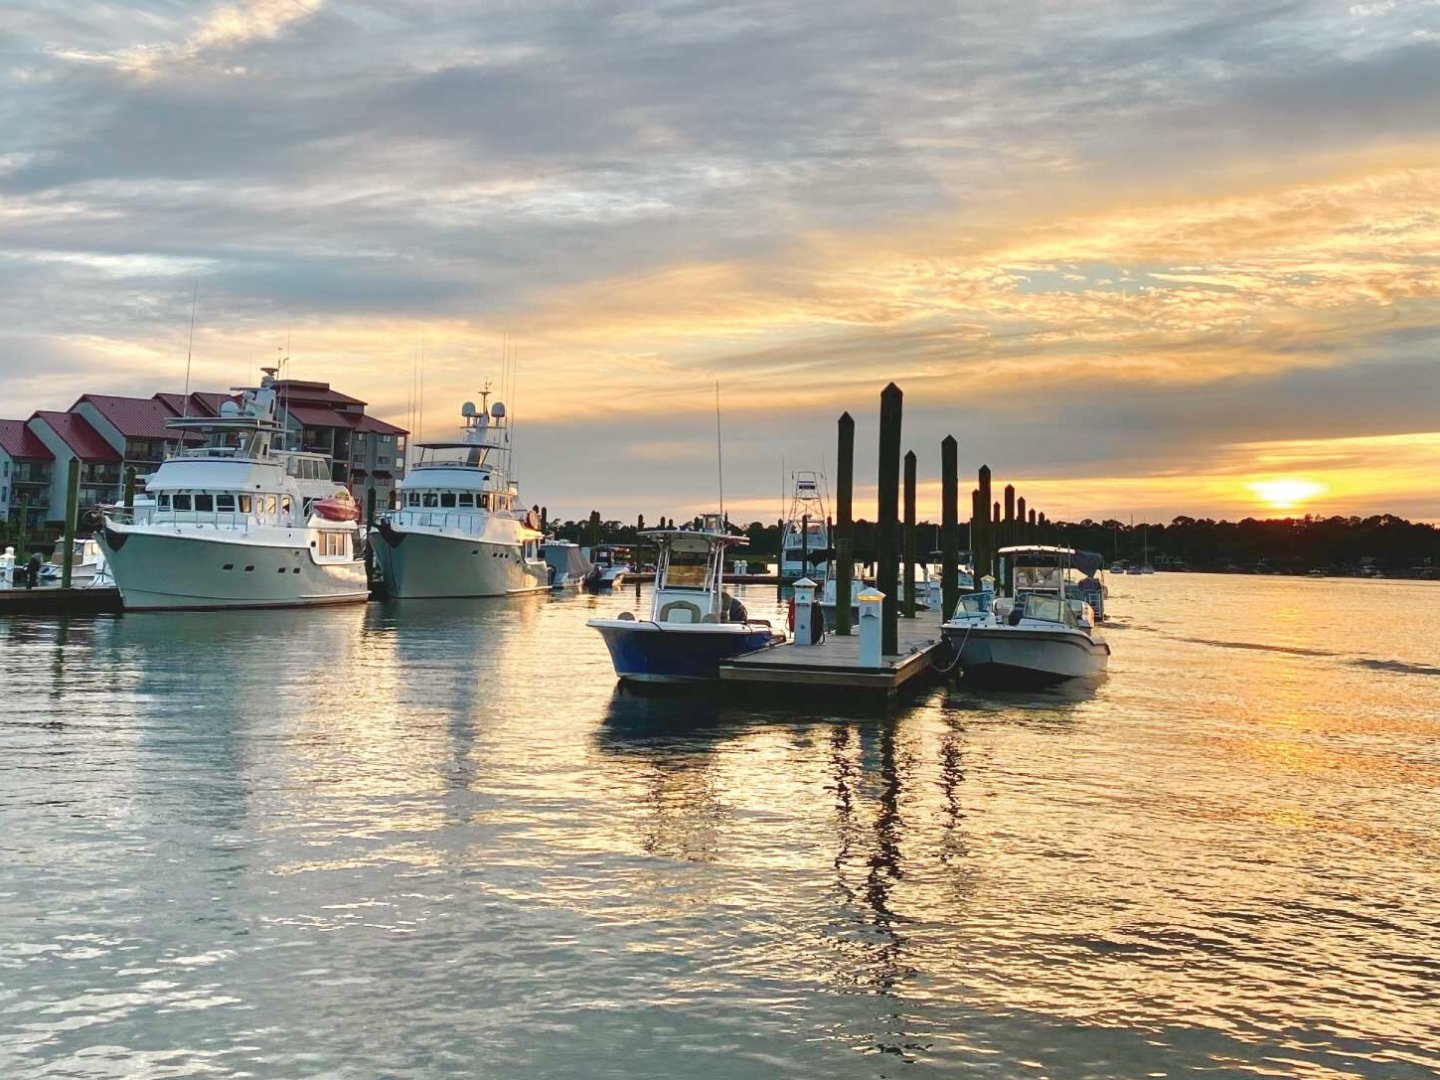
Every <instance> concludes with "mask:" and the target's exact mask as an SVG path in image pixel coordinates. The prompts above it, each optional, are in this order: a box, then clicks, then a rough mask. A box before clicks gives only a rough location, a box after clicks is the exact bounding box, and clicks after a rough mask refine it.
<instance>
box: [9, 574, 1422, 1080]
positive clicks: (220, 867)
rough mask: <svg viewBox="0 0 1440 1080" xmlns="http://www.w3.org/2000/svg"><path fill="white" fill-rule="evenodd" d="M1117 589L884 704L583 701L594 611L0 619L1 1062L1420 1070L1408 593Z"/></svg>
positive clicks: (844, 1071) (1418, 874)
mask: <svg viewBox="0 0 1440 1080" xmlns="http://www.w3.org/2000/svg"><path fill="white" fill-rule="evenodd" d="M1113 586H1114V591H1113V593H1112V600H1111V608H1112V610H1114V611H1115V612H1116V614H1117V618H1116V620H1115V623H1114V625H1113V628H1112V630H1111V631H1110V638H1111V641H1112V644H1113V646H1114V649H1115V655H1114V660H1113V662H1112V667H1111V673H1110V675H1109V677H1108V678H1105V679H1103V680H1100V681H1098V682H1096V683H1094V684H1071V685H1068V686H1065V687H1061V688H1059V689H1056V690H1052V691H1046V692H1043V693H1034V694H1025V693H1019V692H1013V691H1012V692H994V693H990V692H986V693H982V692H979V691H975V690H972V689H970V688H967V687H966V686H965V685H964V684H963V683H961V684H958V685H954V686H948V687H937V688H935V689H933V690H930V691H927V692H926V693H925V694H924V695H923V696H922V697H921V698H919V699H918V700H916V701H913V702H911V703H908V704H905V705H902V706H900V707H897V708H895V709H893V710H891V711H889V712H876V711H875V710H873V709H870V708H868V707H865V706H863V705H861V704H858V703H852V704H850V705H848V706H846V707H843V708H837V707H835V706H833V705H829V704H823V703H816V704H815V706H814V707H813V708H812V709H796V708H794V707H788V708H785V709H779V708H774V707H769V706H757V705H755V704H753V703H747V702H744V701H734V700H728V699H727V700H719V699H715V698H713V697H709V696H701V697H698V698H697V697H694V696H689V697H686V696H641V695H635V694H632V693H630V692H627V691H625V690H622V689H619V688H617V687H616V685H615V682H614V679H613V676H612V674H611V671H610V667H609V662H608V657H607V656H606V654H605V650H604V648H603V646H602V645H601V644H600V642H599V640H598V638H596V637H595V636H594V635H593V633H592V632H591V631H589V630H587V629H586V628H585V626H584V621H585V619H586V618H588V617H590V616H592V615H594V614H597V613H599V614H604V613H610V612H612V611H614V610H618V608H619V607H621V606H628V604H629V603H630V601H631V600H632V599H633V597H631V596H629V595H623V596H610V597H599V598H595V597H588V596H567V597H562V598H555V599H551V598H548V597H538V598H528V599H525V600H516V601H496V602H467V603H461V602H443V601H437V602H416V603H414V604H391V605H370V606H368V607H366V608H351V609H347V610H335V611H324V612H270V613H252V614H245V615H224V616H212V615H201V614H189V615H174V616H167V615H150V616H130V617H126V618H123V619H119V620H95V621H72V622H70V623H68V624H62V623H57V622H55V621H53V620H50V621H46V620H12V621H10V622H8V623H4V624H0V641H3V645H4V648H5V652H6V654H7V655H8V656H9V657H10V658H11V659H12V661H13V663H12V664H11V666H10V668H9V675H8V679H7V688H8V689H9V693H7V694H6V695H5V696H4V698H3V700H0V751H3V755H4V756H3V760H4V761H6V762H7V765H6V766H4V769H5V772H4V783H3V788H0V793H3V801H0V835H4V836H6V837H9V838H10V839H9V840H8V841H6V844H5V846H6V855H7V863H8V864H9V865H10V871H9V873H8V875H7V877H8V884H7V886H6V888H5V889H4V890H3V892H0V941H4V942H5V943H6V944H5V945H3V946H0V964H3V966H4V969H5V972H6V976H5V984H6V986H7V988H8V989H9V990H10V991H11V997H10V1000H11V1002H12V1005H13V1008H12V1011H11V1013H10V1014H9V1016H8V1018H7V1020H6V1021H5V1025H4V1027H3V1028H0V1032H3V1033H4V1034H3V1035H0V1060H3V1061H4V1063H5V1065H6V1069H5V1073H6V1075H7V1076H16V1077H32V1076H34V1077H38V1076H41V1075H47V1074H50V1073H53V1072H54V1071H55V1070H56V1069H63V1068H69V1067H71V1066H73V1065H75V1064H76V1063H77V1062H79V1061H82V1060H83V1059H84V1056H85V1054H86V1053H87V1051H86V1048H87V1047H89V1046H93V1045H96V1044H104V1045H106V1046H108V1047H114V1048H120V1049H117V1050H114V1051H113V1052H111V1053H112V1055H113V1057H114V1059H115V1060H119V1061H130V1062H132V1063H133V1062H142V1063H145V1062H149V1063H155V1062H161V1063H168V1065H167V1067H169V1066H174V1067H176V1068H178V1069H180V1071H182V1072H183V1071H186V1070H190V1071H196V1070H199V1069H201V1068H202V1067H203V1068H204V1069H207V1070H209V1071H210V1072H211V1073H212V1074H214V1075H222V1076H231V1075H240V1074H241V1073H244V1072H247V1071H248V1072H251V1073H255V1072H258V1073H261V1074H267V1075H321V1074H326V1073H327V1071H328V1073H330V1074H335V1075H339V1074H341V1073H344V1071H345V1070H346V1069H352V1070H358V1071H359V1072H362V1073H366V1074H374V1073H386V1072H396V1073H400V1072H407V1070H408V1074H409V1075H417V1076H423V1075H445V1074H449V1073H452V1072H455V1071H457V1070H459V1071H463V1068H464V1063H466V1062H473V1061H475V1060H478V1057H477V1056H478V1055H483V1057H484V1060H485V1062H486V1065H487V1074H494V1075H511V1074H514V1075H520V1074H525V1075H536V1074H555V1073H561V1072H569V1073H572V1074H580V1073H583V1074H585V1075H617V1076H619V1075H626V1076H635V1075H656V1076H659V1075H667V1076H675V1075H691V1074H694V1075H727V1076H728V1075H737V1076H740V1075H755V1076H761V1075H775V1074H776V1073H783V1072H787V1071H788V1072H795V1073H797V1074H805V1075H812V1074H814V1073H817V1072H822V1071H823V1072H828V1073H832V1074H835V1075H841V1076H850V1075H855V1076H869V1075H881V1074H885V1071H886V1069H887V1068H889V1067H891V1066H890V1065H888V1064H887V1063H891V1064H893V1065H896V1066H898V1065H900V1063H901V1061H902V1060H903V1061H905V1062H909V1063H910V1065H908V1066H906V1068H907V1069H908V1070H909V1071H911V1072H915V1071H917V1070H918V1071H919V1072H921V1073H929V1072H932V1071H933V1072H935V1073H937V1074H938V1073H940V1072H946V1073H949V1072H951V1071H953V1070H955V1069H957V1068H960V1067H967V1066H981V1065H985V1066H989V1067H991V1068H999V1069H1000V1070H1001V1072H1002V1073H1003V1074H1005V1075H1011V1074H1018V1073H1021V1072H1036V1073H1038V1074H1048V1075H1054V1076H1125V1077H1128V1076H1135V1075H1141V1074H1143V1073H1146V1072H1159V1073H1164V1072H1166V1071H1167V1070H1168V1071H1170V1072H1171V1073H1174V1072H1177V1071H1187V1070H1192V1069H1201V1068H1204V1069H1209V1070H1212V1071H1215V1072H1218V1073H1220V1074H1222V1075H1232V1074H1233V1075H1242V1074H1243V1075H1253V1074H1255V1073H1257V1072H1258V1073H1262V1074H1263V1073H1265V1072H1266V1071H1267V1070H1268V1071H1269V1072H1273V1073H1284V1074H1286V1075H1296V1076H1313V1077H1321V1076H1335V1075H1366V1076H1376V1077H1406V1076H1427V1075H1431V1073H1432V1072H1433V1071H1434V1070H1436V1069H1437V1068H1440V1057H1437V1056H1436V1053H1435V1050H1434V1047H1435V1046H1436V1045H1437V1044H1440V1026H1437V1021H1436V1019H1435V1017H1434V1015H1433V1009H1432V1007H1431V1006H1432V1004H1433V1003H1432V1002H1431V999H1430V990H1429V986H1430V984H1431V982H1432V980H1433V978H1434V977H1435V976H1436V975H1437V974H1440V947H1437V946H1436V944H1435V935H1434V927H1435V926H1436V924H1437V920H1440V908H1437V906H1436V901H1435V900H1434V899H1433V897H1434V896H1435V895H1437V893H1440V889H1437V886H1440V880H1437V879H1440V872H1437V870H1436V869H1435V868H1436V866H1437V865H1440V862H1437V856H1440V850H1437V847H1440V845H1437V843H1436V841H1435V840H1434V833H1433V829H1432V828H1431V823H1432V820H1433V818H1432V814H1433V809H1432V807H1433V793H1434V791H1435V789H1436V781H1437V779H1440V749H1437V747H1440V740H1437V739H1436V738H1435V736H1436V734H1437V727H1440V720H1437V718H1436V713H1435V709H1434V706H1433V702H1434V699H1435V693H1436V689H1437V687H1440V681H1437V677H1436V674H1427V673H1426V672H1427V670H1432V669H1433V668H1434V667H1435V665H1436V657H1435V656H1434V655H1433V649H1434V647H1433V645H1431V644H1427V643H1433V642H1434V641H1437V640H1440V587H1437V586H1435V585H1428V584H1413V585H1412V584H1405V583H1395V582H1334V581H1327V582H1311V581H1304V580H1301V581H1294V580H1278V579H1257V578H1223V577H1201V576H1188V575H1186V576H1168V575H1157V576H1155V577H1147V578H1142V579H1137V580H1135V581H1133V582H1132V581H1129V580H1124V579H1122V580H1120V581H1117V582H1114V583H1113ZM745 599H746V602H747V604H749V606H750V607H751V610H752V611H754V612H756V613H757V614H760V615H763V614H765V611H766V609H767V608H772V609H773V610H774V611H777V612H778V610H779V608H778V604H777V602H776V600H775V597H774V594H773V592H766V591H764V590H759V589H754V590H750V591H749V593H748V594H747V595H746V597H745ZM1401 607H1403V608H1405V609H1406V610H1409V611H1412V612H1415V613H1416V616H1415V619H1416V620H1418V622H1416V621H1415V620H1412V621H1410V622H1409V623H1408V624H1407V625H1406V626H1405V627H1404V628H1401V627H1399V626H1397V625H1396V623H1395V621H1394V620H1391V619H1389V618H1387V613H1388V612H1393V611H1395V610H1397V609H1398V608H1401ZM1429 612H1436V614H1434V615H1432V614H1429ZM1342 627H1349V628H1351V629H1350V630H1348V631H1347V632H1346V633H1344V634H1343V636H1342V635H1341V634H1340V633H1339V628H1342ZM1358 629H1363V633H1361V632H1358ZM1377 665H1379V666H1377ZM77 946H80V947H81V948H80V951H77ZM96 993H102V994H104V995H106V998H105V1000H106V1001H107V1002H108V1004H106V1005H104V1006H103V1007H102V1006H98V1005H97V1004H96V998H95V996H94V995H95V994H96ZM427 1063H428V1064H427ZM157 1067H158V1066H157Z"/></svg>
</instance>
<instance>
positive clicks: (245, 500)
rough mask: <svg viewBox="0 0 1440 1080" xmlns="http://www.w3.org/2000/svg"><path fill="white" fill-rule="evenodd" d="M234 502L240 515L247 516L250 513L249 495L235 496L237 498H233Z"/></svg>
mask: <svg viewBox="0 0 1440 1080" xmlns="http://www.w3.org/2000/svg"><path fill="white" fill-rule="evenodd" d="M235 501H236V503H237V504H238V505H239V507H240V513H242V514H248V513H250V496H249V495H237V496H236V497H235Z"/></svg>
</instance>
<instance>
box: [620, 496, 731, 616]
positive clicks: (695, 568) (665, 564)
mask: <svg viewBox="0 0 1440 1080" xmlns="http://www.w3.org/2000/svg"><path fill="white" fill-rule="evenodd" d="M640 535H641V536H642V537H644V538H645V539H646V540H652V541H654V542H655V543H656V544H657V545H658V546H659V548H660V557H659V559H658V561H657V562H656V564H655V592H654V595H653V596H652V597H651V602H650V611H651V614H650V618H651V621H653V622H660V623H681V624H685V623H717V622H732V621H733V622H744V621H745V618H746V616H745V609H744V606H743V605H741V604H740V603H739V602H738V601H734V600H731V599H730V598H729V596H728V594H726V593H725V591H724V575H725V552H726V551H727V550H729V549H730V548H734V547H744V546H745V545H747V544H749V543H750V541H749V539H748V538H747V537H744V536H736V535H734V534H733V533H730V532H728V531H726V529H725V528H724V525H723V523H722V522H721V521H720V517H719V515H718V514H707V515H705V516H704V517H702V518H701V519H699V523H698V525H697V526H695V527H691V528H686V527H680V528H674V529H670V528H666V529H646V530H644V531H643V532H641V533H640ZM622 618H623V616H622Z"/></svg>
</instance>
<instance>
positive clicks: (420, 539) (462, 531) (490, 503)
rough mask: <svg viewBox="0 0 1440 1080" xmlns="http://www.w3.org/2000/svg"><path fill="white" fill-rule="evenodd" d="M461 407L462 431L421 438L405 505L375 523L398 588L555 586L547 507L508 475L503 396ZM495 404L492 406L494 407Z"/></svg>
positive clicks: (378, 552)
mask: <svg viewBox="0 0 1440 1080" xmlns="http://www.w3.org/2000/svg"><path fill="white" fill-rule="evenodd" d="M489 396H490V395H489V390H488V389H486V390H485V391H483V392H482V395H481V404H480V407H479V408H478V409H477V408H476V407H475V404H474V402H470V401H467V402H465V404H464V405H463V406H462V407H461V409H460V416H461V420H462V426H461V436H460V438H459V439H457V440H453V441H448V442H430V443H420V444H419V445H418V450H419V458H418V459H417V460H416V461H415V462H414V463H413V464H411V465H410V466H409V468H408V469H407V470H406V476H405V479H404V480H403V481H402V482H401V483H400V486H399V500H400V505H399V507H398V508H397V509H395V510H392V511H390V512H389V513H387V514H385V515H384V516H383V517H382V518H381V519H380V521H379V523H378V524H377V525H376V527H375V530H374V539H373V544H374V549H375V557H376V561H377V562H378V564H379V566H380V571H381V574H382V575H383V576H384V578H385V586H386V589H387V590H388V592H389V594H390V595H391V596H392V597H396V598H399V599H413V598H418V597H430V598H434V597H461V596H467V597H468V596H512V595H515V594H517V593H529V592H540V591H542V590H547V589H549V588H550V579H551V570H550V564H549V563H548V562H546V560H545V557H544V556H543V555H542V554H541V552H540V542H541V540H543V539H544V533H542V532H541V531H540V515H539V514H538V513H536V512H535V511H533V510H524V509H521V508H519V505H518V504H519V502H520V489H519V486H518V485H517V484H516V482H515V481H514V480H513V479H512V478H511V477H510V428H509V422H508V420H507V418H506V415H505V406H504V404H503V403H502V402H499V401H497V402H495V404H494V405H489ZM487 406H488V408H487Z"/></svg>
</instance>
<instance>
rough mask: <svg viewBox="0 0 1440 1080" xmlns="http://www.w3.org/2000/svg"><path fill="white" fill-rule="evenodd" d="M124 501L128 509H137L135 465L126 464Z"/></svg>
mask: <svg viewBox="0 0 1440 1080" xmlns="http://www.w3.org/2000/svg"><path fill="white" fill-rule="evenodd" d="M123 498H124V503H125V509H126V510H134V509H135V466H134V465H127V466H125V494H124V497H123Z"/></svg>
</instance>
